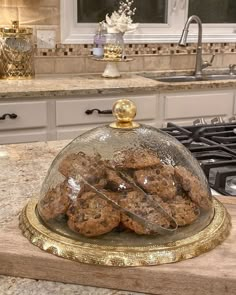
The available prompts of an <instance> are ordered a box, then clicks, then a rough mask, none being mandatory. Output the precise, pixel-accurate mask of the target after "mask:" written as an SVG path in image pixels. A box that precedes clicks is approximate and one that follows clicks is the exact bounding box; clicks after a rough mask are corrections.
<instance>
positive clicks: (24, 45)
mask: <svg viewBox="0 0 236 295" xmlns="http://www.w3.org/2000/svg"><path fill="white" fill-rule="evenodd" d="M0 44H1V51H0V53H1V78H3V79H26V78H32V77H33V76H34V62H33V58H34V45H33V30H32V29H31V28H24V27H20V26H19V22H18V21H13V22H12V27H9V28H0Z"/></svg>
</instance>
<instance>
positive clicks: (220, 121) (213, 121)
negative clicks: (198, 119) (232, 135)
mask: <svg viewBox="0 0 236 295" xmlns="http://www.w3.org/2000/svg"><path fill="white" fill-rule="evenodd" d="M224 122H225V121H224V120H223V118H222V117H215V118H213V119H211V123H212V124H222V123H224Z"/></svg>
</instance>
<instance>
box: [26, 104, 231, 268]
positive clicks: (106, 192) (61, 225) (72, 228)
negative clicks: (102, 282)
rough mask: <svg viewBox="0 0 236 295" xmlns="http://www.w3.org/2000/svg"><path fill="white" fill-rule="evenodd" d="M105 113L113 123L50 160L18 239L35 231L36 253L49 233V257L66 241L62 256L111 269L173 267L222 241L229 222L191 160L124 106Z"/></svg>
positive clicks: (175, 143)
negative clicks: (178, 262) (157, 265)
mask: <svg viewBox="0 0 236 295" xmlns="http://www.w3.org/2000/svg"><path fill="white" fill-rule="evenodd" d="M113 114H114V115H115V117H116V119H117V120H116V122H114V123H111V124H110V125H104V126H102V127H98V128H95V129H92V130H90V131H88V132H86V133H84V134H82V135H80V136H79V137H77V138H76V139H74V140H73V141H72V142H71V143H70V144H69V145H67V146H66V147H65V148H64V149H63V150H62V151H61V152H60V153H59V154H58V156H57V157H56V158H55V160H54V161H53V163H52V165H51V167H50V169H49V171H48V174H47V176H46V178H45V180H44V183H43V185H42V189H41V193H40V198H39V200H38V201H37V202H36V201H34V202H33V203H32V202H31V204H29V205H28V206H27V207H26V209H24V210H23V213H22V215H21V228H22V230H23V232H24V234H25V235H26V236H27V235H28V231H30V232H31V233H34V235H35V232H37V227H40V238H39V237H37V234H36V237H35V236H34V237H33V238H32V236H31V241H32V242H33V241H35V240H37V242H33V243H35V244H36V245H38V246H40V245H43V246H41V248H43V249H44V250H47V249H46V246H45V244H46V245H47V246H48V247H49V246H50V242H49V240H48V231H50V232H51V246H52V245H53V247H55V248H56V253H57V255H59V256H63V257H67V258H68V255H69V254H68V253H67V255H66V254H65V251H66V250H65V249H68V244H70V243H71V247H70V253H72V254H70V255H69V256H70V257H69V258H70V259H74V260H77V261H80V262H86V263H97V264H104V265H116V266H137V265H154V264H161V263H170V262H176V261H179V260H182V259H186V258H191V257H194V256H197V255H199V254H201V253H203V252H206V251H208V250H210V249H212V248H214V247H215V246H216V245H217V244H219V243H220V242H222V240H223V239H224V238H225V237H226V236H227V235H228V233H229V228H230V221H229V217H228V214H227V212H226V210H225V209H224V207H223V206H222V205H220V204H219V203H218V202H217V201H215V200H213V198H212V196H211V192H210V189H209V186H208V183H207V180H206V178H205V176H204V173H203V171H202V169H201V167H200V166H199V164H198V162H197V160H195V159H194V158H193V156H192V155H191V154H190V152H189V151H188V150H187V149H186V148H185V147H184V146H183V145H182V144H180V143H179V142H178V141H177V140H176V139H175V138H173V137H171V136H170V135H168V134H167V133H164V132H162V131H160V130H158V129H156V128H153V127H151V126H148V125H143V124H139V123H136V122H134V121H133V119H134V116H135V115H136V107H135V105H134V103H133V102H132V101H129V100H126V99H123V100H119V101H117V102H116V103H115V105H114V106H113ZM31 210H33V212H36V213H35V215H34V217H33V218H32V214H30V211H31ZM31 213H32V212H31ZM30 216H31V217H30ZM42 224H43V225H44V227H45V232H47V242H46V243H44V239H43V238H42ZM219 224H220V226H219ZM217 233H218V234H217ZM222 233H224V234H222ZM28 236H29V235H28ZM56 237H60V238H59V240H60V243H59V244H58V243H56V242H55V241H56V240H57V239H58V238H57V239H56ZM38 239H40V242H39V241H38ZM63 239H64V242H62V241H63ZM65 245H67V246H65ZM186 245H187V246H188V245H189V251H188V247H187V246H186ZM62 253H64V254H62ZM94 256H96V257H97V258H96V259H94Z"/></svg>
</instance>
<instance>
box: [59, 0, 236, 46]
mask: <svg viewBox="0 0 236 295" xmlns="http://www.w3.org/2000/svg"><path fill="white" fill-rule="evenodd" d="M118 3H119V0H96V1H94V0H61V36H62V43H67V44H74V43H81V44H83V43H84V44H88V43H92V41H93V36H94V33H95V30H96V28H97V24H98V22H99V21H101V20H103V19H104V18H105V15H106V13H109V14H110V13H111V12H113V11H114V10H115V9H116V8H117V5H118ZM134 6H135V7H137V12H136V15H135V19H134V21H135V22H138V23H139V27H138V29H137V30H136V31H135V32H133V33H127V34H125V40H126V42H130V43H164V42H168V43H169V42H172V43H174V42H178V41H179V37H180V35H181V33H182V30H183V27H184V24H185V22H186V20H187V18H188V16H190V15H193V14H196V15H198V16H199V17H200V18H201V20H202V22H203V41H204V42H236V1H235V0H224V1H222V0H198V1H196V0H145V1H144V0H135V3H134ZM196 34H197V25H194V24H193V25H191V26H190V33H189V36H188V41H189V42H191V41H196Z"/></svg>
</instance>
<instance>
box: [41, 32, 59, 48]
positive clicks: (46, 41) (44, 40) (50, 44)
mask: <svg viewBox="0 0 236 295" xmlns="http://www.w3.org/2000/svg"><path fill="white" fill-rule="evenodd" d="M55 40H56V32H55V30H37V47H38V48H55V43H56V41H55Z"/></svg>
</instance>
